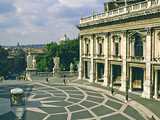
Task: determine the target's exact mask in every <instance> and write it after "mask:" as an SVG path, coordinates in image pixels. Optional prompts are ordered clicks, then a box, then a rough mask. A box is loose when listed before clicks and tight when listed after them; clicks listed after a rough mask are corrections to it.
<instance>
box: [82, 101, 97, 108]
mask: <svg viewBox="0 0 160 120" xmlns="http://www.w3.org/2000/svg"><path fill="white" fill-rule="evenodd" d="M80 104H81V105H83V106H85V107H87V108H90V107H93V106H96V105H97V104H96V103H93V102H88V101H83V102H82V103H80Z"/></svg>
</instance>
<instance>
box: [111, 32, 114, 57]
mask: <svg viewBox="0 0 160 120" xmlns="http://www.w3.org/2000/svg"><path fill="white" fill-rule="evenodd" d="M110 55H111V58H112V55H114V43H113V35H111V54H110Z"/></svg>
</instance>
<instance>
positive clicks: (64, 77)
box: [63, 75, 66, 85]
mask: <svg viewBox="0 0 160 120" xmlns="http://www.w3.org/2000/svg"><path fill="white" fill-rule="evenodd" d="M63 82H64V85H66V75H63Z"/></svg>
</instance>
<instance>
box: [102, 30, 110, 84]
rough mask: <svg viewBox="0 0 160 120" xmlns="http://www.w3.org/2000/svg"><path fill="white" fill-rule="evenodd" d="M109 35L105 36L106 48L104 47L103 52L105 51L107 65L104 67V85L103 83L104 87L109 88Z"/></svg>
mask: <svg viewBox="0 0 160 120" xmlns="http://www.w3.org/2000/svg"><path fill="white" fill-rule="evenodd" d="M108 35H109V34H108V33H107V34H106V35H105V39H104V47H103V50H104V56H105V65H104V83H103V86H108V84H109V77H108V71H109V70H108V68H109V66H108V51H109V48H108V47H109V36H108Z"/></svg>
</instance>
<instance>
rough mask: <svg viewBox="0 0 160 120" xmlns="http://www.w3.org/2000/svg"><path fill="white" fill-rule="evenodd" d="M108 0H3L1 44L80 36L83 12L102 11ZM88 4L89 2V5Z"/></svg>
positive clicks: (0, 7)
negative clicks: (78, 26) (79, 28)
mask: <svg viewBox="0 0 160 120" xmlns="http://www.w3.org/2000/svg"><path fill="white" fill-rule="evenodd" d="M104 1H105V0H102V1H98V0H85V1H84V0H76V1H75V0H54V1H53V0H43V1H41V0H25V1H21V0H1V1H0V36H1V39H0V45H16V44H17V42H19V43H20V44H23V45H26V44H46V43H49V42H52V41H56V40H58V39H60V38H61V37H62V36H63V35H64V34H67V35H68V36H69V37H70V38H75V37H77V36H78V32H79V31H78V29H77V28H76V25H78V24H79V19H80V17H81V16H87V15H90V14H91V13H92V11H93V8H94V10H95V11H102V10H103V3H104ZM86 5H87V6H86Z"/></svg>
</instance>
